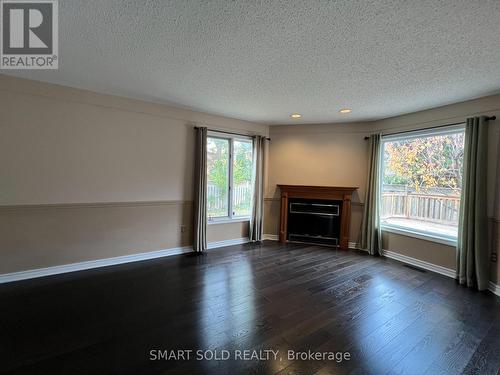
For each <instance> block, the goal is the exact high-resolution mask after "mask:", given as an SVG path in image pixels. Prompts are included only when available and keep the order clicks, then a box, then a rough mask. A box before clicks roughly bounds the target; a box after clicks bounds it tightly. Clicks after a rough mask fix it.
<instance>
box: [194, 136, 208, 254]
mask: <svg viewBox="0 0 500 375" xmlns="http://www.w3.org/2000/svg"><path fill="white" fill-rule="evenodd" d="M195 130H196V142H195V144H196V146H195V167H194V173H195V174H194V205H193V208H194V212H193V218H194V223H193V250H194V251H196V252H202V251H205V250H206V249H207V128H204V127H200V128H197V129H195Z"/></svg>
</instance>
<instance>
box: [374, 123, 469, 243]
mask: <svg viewBox="0 0 500 375" xmlns="http://www.w3.org/2000/svg"><path fill="white" fill-rule="evenodd" d="M461 131H465V123H463V124H457V125H450V126H445V127H437V128H431V129H420V130H413V131H411V130H410V131H408V132H403V133H398V134H388V135H382V137H381V140H380V143H381V144H380V155H379V158H380V171H379V176H378V177H379V178H378V183H379V189H378V190H379V194H378V197H377V205H378V206H379V207H380V197H381V195H382V180H383V173H384V156H383V155H384V146H385V143H386V142H393V141H398V140H407V139H412V138H421V137H430V136H433V135H445V134H454V133H458V132H461ZM460 204H462V202H460ZM379 212H380V209H379ZM380 229H381V230H382V231H384V232H389V233H395V234H400V235H403V236H407V237H413V238H418V239H421V240H425V241H431V242H436V243H440V244H443V245H448V246H456V245H457V238H455V237H447V236H443V235H440V234H439V233H435V232H424V231H419V230H416V229H409V228H406V227H400V226H398V225H392V224H383V223H381V224H380Z"/></svg>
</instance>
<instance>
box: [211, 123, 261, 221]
mask: <svg viewBox="0 0 500 375" xmlns="http://www.w3.org/2000/svg"><path fill="white" fill-rule="evenodd" d="M207 138H217V139H224V140H227V141H228V142H229V160H228V194H227V199H228V205H227V207H228V216H217V217H210V216H208V209H207V224H209V225H210V224H224V223H236V222H245V221H250V219H251V217H252V215H251V214H250V215H234V214H233V212H234V211H233V183H234V181H233V173H234V172H233V169H234V165H233V159H234V158H233V154H234V141H238V140H239V141H250V143H251V144H252V176H253V173H254V172H253V170H254V168H255V155H254V154H253V146H254V138H253V137H251V136H246V135H239V134H228V133H224V132H217V131H213V130H210V131H208V132H207ZM252 184H253V177H252ZM254 189H255V187H254ZM252 196H253V194H252ZM252 201H253V199H252Z"/></svg>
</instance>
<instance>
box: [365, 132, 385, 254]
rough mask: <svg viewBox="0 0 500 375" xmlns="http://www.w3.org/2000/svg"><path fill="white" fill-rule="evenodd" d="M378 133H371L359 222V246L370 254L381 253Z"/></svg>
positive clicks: (379, 137)
mask: <svg viewBox="0 0 500 375" xmlns="http://www.w3.org/2000/svg"><path fill="white" fill-rule="evenodd" d="M380 139H381V136H380V134H372V135H371V136H370V140H369V141H368V143H369V154H368V155H369V160H368V180H367V186H366V194H365V208H364V212H363V221H362V224H361V241H360V242H361V243H360V248H361V249H363V250H367V251H368V252H369V253H370V254H371V255H380V254H381V253H382V234H381V231H380V215H379V202H378V196H379V190H380V181H379V175H380Z"/></svg>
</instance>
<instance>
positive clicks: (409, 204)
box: [380, 125, 464, 242]
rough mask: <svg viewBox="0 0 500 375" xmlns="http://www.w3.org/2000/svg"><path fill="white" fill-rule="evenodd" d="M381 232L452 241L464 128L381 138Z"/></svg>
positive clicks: (460, 179)
mask: <svg viewBox="0 0 500 375" xmlns="http://www.w3.org/2000/svg"><path fill="white" fill-rule="evenodd" d="M381 152H382V155H381V157H382V168H381V179H380V180H381V189H380V191H381V196H380V208H381V209H380V219H381V225H382V229H386V230H391V229H392V230H396V231H397V230H401V231H403V232H406V233H407V232H411V233H414V234H416V235H417V236H418V235H423V236H425V237H434V238H437V239H442V240H445V241H449V242H454V241H456V238H457V232H458V215H459V210H460V193H461V189H462V169H463V168H462V163H463V153H464V127H463V125H462V126H455V127H446V128H440V129H434V130H427V131H419V132H409V133H405V134H404V135H402V134H400V135H397V136H386V137H382V145H381Z"/></svg>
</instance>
